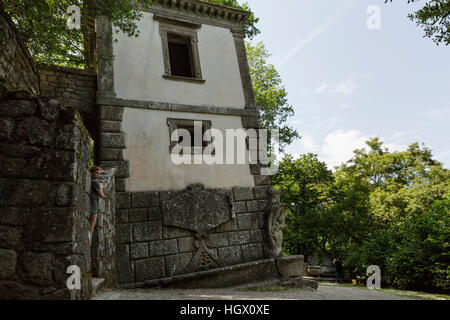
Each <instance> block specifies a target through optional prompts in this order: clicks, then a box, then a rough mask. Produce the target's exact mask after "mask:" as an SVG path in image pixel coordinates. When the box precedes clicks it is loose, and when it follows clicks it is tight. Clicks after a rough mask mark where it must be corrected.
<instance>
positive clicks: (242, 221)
mask: <svg viewBox="0 0 450 320" xmlns="http://www.w3.org/2000/svg"><path fill="white" fill-rule="evenodd" d="M237 221H238V227H239V230H248V229H255V228H258V213H257V212H254V213H244V214H238V215H237Z"/></svg>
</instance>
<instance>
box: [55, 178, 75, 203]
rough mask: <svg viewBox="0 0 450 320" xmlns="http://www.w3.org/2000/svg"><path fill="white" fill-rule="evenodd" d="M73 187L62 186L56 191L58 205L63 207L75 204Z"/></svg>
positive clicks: (68, 185)
mask: <svg viewBox="0 0 450 320" xmlns="http://www.w3.org/2000/svg"><path fill="white" fill-rule="evenodd" d="M75 200H76V199H75V197H74V190H73V186H72V185H70V184H67V183H65V184H61V185H60V186H59V187H58V189H57V190H56V205H57V206H61V207H66V206H70V205H72V204H75Z"/></svg>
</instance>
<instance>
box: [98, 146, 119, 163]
mask: <svg viewBox="0 0 450 320" xmlns="http://www.w3.org/2000/svg"><path fill="white" fill-rule="evenodd" d="M100 158H101V159H102V160H103V161H119V160H123V155H122V149H103V148H102V149H101V151H100Z"/></svg>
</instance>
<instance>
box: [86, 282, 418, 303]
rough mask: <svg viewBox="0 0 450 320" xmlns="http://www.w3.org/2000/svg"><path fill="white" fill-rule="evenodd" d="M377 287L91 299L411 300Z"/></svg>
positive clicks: (129, 293) (141, 292)
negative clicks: (382, 290) (375, 288)
mask: <svg viewBox="0 0 450 320" xmlns="http://www.w3.org/2000/svg"><path fill="white" fill-rule="evenodd" d="M410 299H411V298H408V297H404V296H400V295H395V294H391V293H386V292H380V291H376V290H373V291H372V290H365V289H360V288H349V287H340V286H333V285H319V288H318V289H317V290H315V291H309V290H299V289H285V290H272V291H266V292H261V291H254V290H251V291H249V290H248V289H247V287H245V286H241V287H235V288H226V289H184V290H181V289H135V290H114V291H110V290H105V291H102V292H100V293H99V294H98V295H97V296H96V297H94V298H92V300H410Z"/></svg>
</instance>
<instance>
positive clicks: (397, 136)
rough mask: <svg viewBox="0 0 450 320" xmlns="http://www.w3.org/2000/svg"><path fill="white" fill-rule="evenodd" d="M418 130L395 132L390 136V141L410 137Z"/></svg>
mask: <svg viewBox="0 0 450 320" xmlns="http://www.w3.org/2000/svg"><path fill="white" fill-rule="evenodd" d="M418 131H419V130H404V131H395V132H394V134H393V135H392V140H398V139H401V138H404V137H407V136H410V135H412V134H414V133H417V132H418Z"/></svg>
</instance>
